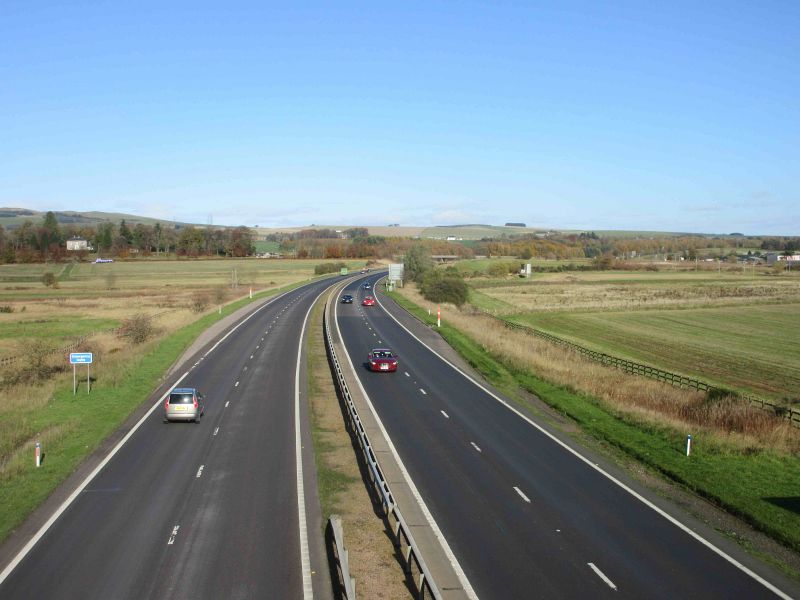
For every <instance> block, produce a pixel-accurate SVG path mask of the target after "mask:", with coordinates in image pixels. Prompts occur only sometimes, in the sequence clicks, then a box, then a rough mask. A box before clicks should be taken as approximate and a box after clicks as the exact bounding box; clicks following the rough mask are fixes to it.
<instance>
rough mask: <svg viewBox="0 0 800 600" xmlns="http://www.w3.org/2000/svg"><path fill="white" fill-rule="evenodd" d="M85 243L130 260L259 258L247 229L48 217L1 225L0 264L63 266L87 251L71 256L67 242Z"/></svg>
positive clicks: (250, 233)
mask: <svg viewBox="0 0 800 600" xmlns="http://www.w3.org/2000/svg"><path fill="white" fill-rule="evenodd" d="M72 238H83V239H85V240H86V241H87V244H88V246H89V247H90V248H92V249H93V250H92V251H93V252H97V254H99V255H105V256H116V257H127V256H129V255H131V254H137V255H144V256H147V255H151V254H167V253H173V254H176V255H178V256H190V257H198V256H236V257H242V256H250V255H252V254H254V253H255V246H254V244H253V234H252V232H251V231H250V230H249V229H248V228H247V227H193V226H191V225H187V226H180V225H175V226H173V225H166V224H165V225H162V224H161V223H155V224H154V225H146V224H144V223H137V224H135V225H133V226H131V225H129V224H128V223H127V222H126V221H125V220H124V219H123V220H121V221H120V222H119V223H111V222H106V223H100V224H97V225H87V224H77V223H68V224H64V225H62V224H59V222H58V220H57V219H56V217H55V215H54V214H53V213H52V212H48V213H47V214H45V215H44V217H43V218H42V221H41V222H40V223H39V224H35V223H34V222H33V221H31V220H26V221H25V222H24V223H23V224H22V225H20V226H19V227H16V228H14V229H9V230H6V229H5V228H4V227H3V226H2V225H0V262H3V263H31V262H44V261H60V260H64V259H65V258H67V257H68V256H73V255H75V254H77V255H79V256H84V255H86V254H87V253H88V250H87V251H77V252H72V251H71V252H67V248H66V242H67V240H69V239H72Z"/></svg>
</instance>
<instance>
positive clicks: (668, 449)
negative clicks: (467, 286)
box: [391, 292, 800, 551]
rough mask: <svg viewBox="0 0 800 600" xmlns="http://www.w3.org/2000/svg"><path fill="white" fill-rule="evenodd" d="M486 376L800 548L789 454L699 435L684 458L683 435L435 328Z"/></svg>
mask: <svg viewBox="0 0 800 600" xmlns="http://www.w3.org/2000/svg"><path fill="white" fill-rule="evenodd" d="M391 296H392V298H393V299H394V300H396V301H397V302H398V304H400V305H401V306H403V307H404V308H406V309H407V310H409V311H410V312H411V313H412V314H414V315H415V316H416V317H417V318H419V319H420V320H421V321H422V322H423V323H426V324H429V325H433V324H435V316H433V317H430V316H428V313H427V310H424V309H422V308H421V307H419V306H417V305H416V304H414V303H413V302H412V301H410V300H409V299H408V298H405V297H403V296H402V295H400V294H399V293H397V292H395V293H393V294H391ZM438 331H439V332H440V333H441V335H442V337H443V338H444V339H445V340H446V341H447V342H448V343H449V344H450V345H452V346H453V347H454V348H455V349H456V350H457V351H458V352H459V353H460V354H461V355H462V356H463V357H464V358H465V359H466V360H467V361H468V362H469V363H470V364H471V365H472V366H473V367H474V368H476V369H477V370H478V371H479V372H480V373H481V374H482V375H483V376H484V377H485V378H486V379H487V380H488V381H490V382H491V383H492V384H493V385H495V386H496V387H498V389H500V390H501V391H503V392H506V393H509V395H511V396H513V395H514V394H513V390H514V389H515V388H517V387H521V388H522V389H524V390H527V391H529V392H531V393H534V394H536V395H537V396H538V397H539V398H540V399H542V400H543V401H545V402H546V403H547V404H549V405H550V406H552V407H554V408H555V409H557V410H558V411H560V412H562V413H563V414H565V415H567V416H569V417H570V418H571V419H573V420H574V421H575V422H577V423H578V424H580V425H581V427H582V428H583V429H584V431H586V432H587V433H589V434H591V435H592V436H594V437H596V438H598V439H600V440H603V441H605V442H608V443H610V444H612V445H613V446H616V447H617V448H620V449H622V450H623V451H624V452H625V453H626V454H628V455H630V456H632V457H634V458H635V459H636V460H638V461H640V462H642V463H644V464H646V465H648V466H649V467H651V468H652V469H654V470H656V471H658V472H660V473H662V474H664V475H665V476H666V477H668V478H669V479H672V480H673V481H676V482H679V483H680V484H682V485H684V486H685V487H687V488H689V489H691V490H693V491H694V492H696V493H697V494H699V495H701V496H703V497H705V498H708V499H709V500H711V501H712V502H713V503H714V504H716V505H718V506H721V507H723V508H725V509H726V510H727V511H729V512H731V513H733V514H735V515H737V516H739V517H741V518H742V519H744V520H745V521H747V522H748V523H750V524H751V525H753V526H754V527H756V528H757V529H759V530H761V531H763V532H765V533H767V534H768V535H770V536H772V537H773V538H774V539H776V540H778V541H780V542H781V543H783V544H785V545H786V546H788V547H789V548H791V549H793V550H794V551H800V504H799V503H798V498H800V460H799V459H798V457H797V456H796V455H794V454H791V453H782V452H773V451H770V450H768V449H764V448H754V447H736V446H728V445H724V444H719V443H716V442H715V441H713V440H711V439H707V438H704V437H703V436H702V435H700V436H695V439H694V442H693V447H692V455H691V457H687V456H686V455H685V444H686V433H687V432H685V431H679V430H677V429H675V428H674V427H671V426H670V425H668V424H665V425H663V426H659V425H655V424H653V423H648V422H643V421H641V420H639V419H637V418H636V417H635V415H631V414H626V413H621V412H619V411H615V410H613V409H612V408H610V407H608V406H606V405H605V404H604V403H603V402H601V401H600V400H598V399H596V398H593V397H590V396H588V395H585V394H582V393H578V392H576V391H574V390H571V389H568V388H567V387H565V386H563V385H558V384H554V383H551V382H548V381H545V380H544V379H542V378H540V377H537V375H536V374H535V373H532V372H530V371H529V370H526V369H522V368H519V366H517V365H515V364H514V363H513V362H511V361H509V360H508V359H507V358H506V357H504V356H501V355H495V354H491V353H489V352H488V351H486V350H485V349H484V347H483V346H482V345H481V344H480V343H478V342H476V341H475V340H474V339H472V338H471V337H470V336H468V335H467V334H465V333H464V332H463V331H460V330H458V329H456V328H455V327H453V326H452V325H450V324H449V323H448V322H447V320H446V319H445V320H444V321H443V323H442V327H441V328H440V329H439V330H438Z"/></svg>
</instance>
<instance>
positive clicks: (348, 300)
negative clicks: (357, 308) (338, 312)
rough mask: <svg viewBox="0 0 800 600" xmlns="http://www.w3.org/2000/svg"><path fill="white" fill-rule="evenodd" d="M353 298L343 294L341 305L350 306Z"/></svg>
mask: <svg viewBox="0 0 800 600" xmlns="http://www.w3.org/2000/svg"><path fill="white" fill-rule="evenodd" d="M352 303H353V297H352V296H351V295H350V294H345V295H344V296H342V304H352Z"/></svg>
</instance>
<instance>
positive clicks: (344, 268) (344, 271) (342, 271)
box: [339, 267, 347, 275]
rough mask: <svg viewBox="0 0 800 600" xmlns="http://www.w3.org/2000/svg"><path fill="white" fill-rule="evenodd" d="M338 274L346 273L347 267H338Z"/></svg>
mask: <svg viewBox="0 0 800 600" xmlns="http://www.w3.org/2000/svg"><path fill="white" fill-rule="evenodd" d="M339 275H347V267H342V268H341V269H339Z"/></svg>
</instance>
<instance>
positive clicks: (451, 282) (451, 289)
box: [420, 271, 469, 306]
mask: <svg viewBox="0 0 800 600" xmlns="http://www.w3.org/2000/svg"><path fill="white" fill-rule="evenodd" d="M420 291H421V292H422V295H423V296H424V297H425V298H426V299H427V300H429V301H430V302H449V303H450V304H455V305H456V306H461V305H462V304H464V303H465V302H466V301H467V297H468V295H469V289H468V288H467V284H466V283H464V280H463V279H462V278H461V277H460V276H458V275H456V274H455V273H442V272H441V271H430V272H428V273H427V274H426V275H425V277H424V279H423V281H422V285H421V286H420Z"/></svg>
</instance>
